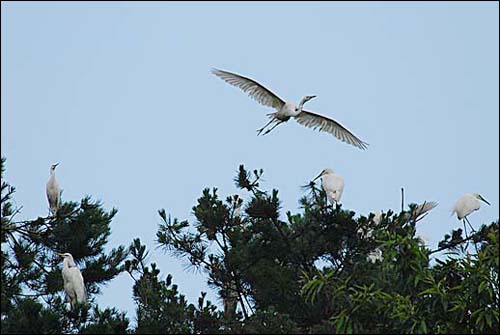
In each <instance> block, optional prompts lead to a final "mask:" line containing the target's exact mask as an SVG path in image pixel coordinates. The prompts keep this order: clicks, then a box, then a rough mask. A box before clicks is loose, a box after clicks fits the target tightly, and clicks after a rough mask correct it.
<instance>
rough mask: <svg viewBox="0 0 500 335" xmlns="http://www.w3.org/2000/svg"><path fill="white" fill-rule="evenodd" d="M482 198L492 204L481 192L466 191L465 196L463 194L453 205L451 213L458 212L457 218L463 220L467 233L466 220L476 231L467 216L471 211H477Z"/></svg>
mask: <svg viewBox="0 0 500 335" xmlns="http://www.w3.org/2000/svg"><path fill="white" fill-rule="evenodd" d="M480 200H481V201H484V202H485V203H486V204H488V205H490V203H489V202H488V201H486V199H484V198H483V197H482V196H481V195H480V194H479V193H466V194H464V195H463V196H461V197H460V199H458V200H457V202H456V203H455V206H454V207H453V211H452V212H451V215H453V214H454V213H456V214H457V219H459V220H462V222H463V224H464V231H465V234H466V235H467V229H466V228H465V221H467V223H468V224H469V226H470V227H471V229H472V231H475V230H474V228H473V227H472V225H471V224H470V222H469V219H467V216H468V215H469V214H470V213H472V212H474V211H477V210H478V209H479V208H480V207H481V201H480Z"/></svg>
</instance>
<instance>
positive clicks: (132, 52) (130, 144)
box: [1, 2, 499, 318]
mask: <svg viewBox="0 0 500 335" xmlns="http://www.w3.org/2000/svg"><path fill="white" fill-rule="evenodd" d="M1 6H2V13H1V19H2V23H1V28H2V41H1V47H2V52H1V56H2V57H1V66H2V72H1V84H2V92H1V108H2V114H1V121H2V123H1V130H2V134H1V142H2V150H1V153H2V156H6V157H7V172H6V174H5V178H6V180H8V181H9V182H11V183H12V184H13V185H15V186H16V187H17V194H16V196H15V199H16V202H17V203H18V204H19V205H22V206H23V212H22V214H21V215H20V216H19V219H28V218H35V217H37V216H39V215H41V216H43V215H46V214H47V200H46V196H45V183H46V181H47V180H48V177H49V167H50V165H51V164H52V163H55V162H60V166H59V167H58V170H57V177H58V180H59V182H60V184H61V186H62V188H63V189H64V193H63V200H66V201H69V200H72V201H79V200H80V199H81V198H82V197H83V196H84V195H86V194H90V195H91V196H92V197H93V198H94V199H100V200H102V201H103V202H104V206H105V208H108V209H111V208H112V207H116V208H118V210H119V212H118V214H117V216H116V218H115V220H114V221H113V224H112V235H111V238H110V242H109V245H108V246H109V247H110V248H111V247H114V246H117V245H119V244H123V245H127V246H128V245H129V243H130V242H131V241H132V239H133V238H135V237H140V238H141V240H142V241H143V242H144V243H145V244H147V246H148V247H149V248H150V249H151V251H152V255H151V261H156V262H157V263H158V264H159V266H160V268H161V270H162V273H163V274H164V276H166V274H167V273H171V274H172V275H173V277H174V282H175V283H178V284H179V288H180V291H181V292H182V293H184V294H186V296H187V297H188V299H189V300H190V301H191V302H195V301H196V300H195V299H196V298H197V297H198V296H199V293H200V291H201V290H204V291H207V290H208V291H209V297H210V298H211V300H212V301H214V300H215V294H214V293H213V292H212V291H210V289H208V288H207V286H206V284H205V277H204V276H202V275H199V274H193V273H190V272H185V271H184V265H185V262H183V261H180V260H178V259H176V258H173V257H171V256H169V255H168V254H165V253H164V252H163V251H162V250H160V249H155V246H156V243H155V234H156V230H157V225H158V223H159V217H158V214H157V210H158V209H160V208H165V209H166V210H167V212H168V213H169V214H171V215H172V216H174V217H178V218H180V219H186V218H187V219H189V220H190V221H191V222H193V216H192V214H191V208H192V206H193V205H195V203H196V199H197V198H198V197H199V196H200V194H201V191H202V189H203V188H205V187H213V186H216V187H218V188H219V192H220V195H221V196H222V197H223V198H225V197H226V196H227V195H230V194H234V193H235V192H237V190H236V187H235V186H234V183H233V177H234V176H235V173H236V170H237V168H238V166H239V164H245V166H246V167H247V168H250V169H254V168H263V169H264V171H265V174H264V177H265V181H264V182H263V185H262V186H263V188H265V189H271V188H277V189H278V190H279V191H280V197H281V199H282V201H283V213H284V212H285V211H286V210H290V211H292V212H297V211H300V209H299V205H298V199H299V198H300V197H301V196H302V195H303V193H302V190H301V189H300V185H304V184H305V183H307V182H308V181H309V180H311V179H312V178H313V177H314V176H316V175H317V174H318V173H319V172H320V171H321V170H322V169H323V168H326V167H329V168H332V169H334V170H335V171H336V172H337V173H339V174H340V175H342V176H343V177H344V179H345V190H344V195H343V199H342V200H343V205H344V208H348V209H352V210H354V211H356V213H358V214H365V215H366V214H368V213H369V212H370V211H374V210H377V209H388V208H393V209H399V208H400V188H401V187H404V188H405V194H406V196H405V198H406V200H407V202H422V201H424V200H428V201H429V200H434V201H438V202H439V206H438V207H437V208H436V209H435V210H433V212H432V213H431V214H430V215H429V216H428V217H427V218H426V219H425V220H424V221H421V223H420V225H419V227H418V228H419V231H420V232H421V233H423V234H424V235H426V236H428V237H429V238H430V241H429V244H430V246H432V247H434V246H436V244H437V242H438V241H439V240H440V239H441V238H442V236H443V235H444V234H445V233H447V232H449V231H450V230H451V229H453V228H456V227H459V226H460V224H459V222H458V221H457V220H456V218H453V217H450V210H451V207H452V206H453V204H454V202H455V201H456V200H457V199H458V198H459V197H460V196H461V195H462V194H464V193H466V192H479V193H481V194H482V195H483V196H484V197H485V198H486V199H488V200H489V201H490V202H491V204H492V206H491V207H489V206H483V207H482V208H481V210H480V211H479V212H476V213H474V214H473V215H471V217H470V220H471V222H472V223H473V224H474V225H476V226H479V224H481V223H490V222H491V221H493V220H496V218H498V212H499V206H498V204H499V191H498V184H499V180H498V179H499V178H498V175H499V154H498V152H499V145H498V143H499V141H498V140H499V120H498V115H499V95H498V91H499V87H498V86H499V77H498V74H499V67H498V64H499V44H498V40H499V36H498V27H499V21H498V9H499V8H498V7H499V6H498V3H496V2H489V3H478V2H473V3H472V2H469V3H464V2H461V3H450V2H446V3H404V4H403V3H312V2H307V3H279V4H278V3H232V4H231V3H210V4H209V3H203V4H201V3H144V2H141V3H55V2H54V3H10V2H2V5H1ZM212 67H218V68H221V69H226V70H229V71H232V72H236V73H240V74H242V75H245V76H249V77H251V78H254V79H256V80H258V81H259V82H261V83H262V84H264V85H265V86H267V87H268V88H270V89H272V90H273V91H274V92H275V93H277V94H278V95H280V96H281V97H282V98H284V99H290V100H292V101H295V102H298V101H299V100H300V99H301V98H302V96H304V95H309V94H315V95H317V96H318V98H316V99H314V100H312V101H311V102H309V103H308V105H307V108H308V109H310V110H312V111H315V112H317V113H320V114H324V115H328V116H331V117H333V118H335V119H336V120H337V121H339V122H341V123H342V124H343V125H345V126H346V127H347V128H348V129H350V130H352V131H353V132H354V133H355V134H356V135H358V136H359V137H360V138H361V139H362V140H364V141H366V142H368V143H369V144H370V146H369V148H368V150H366V151H361V150H359V149H357V148H355V147H353V146H350V145H347V144H345V143H342V142H340V141H338V140H336V139H335V138H334V137H333V136H331V135H328V134H321V133H318V132H315V131H312V130H310V129H307V128H304V127H302V126H300V125H298V124H297V123H295V122H294V121H293V120H291V121H290V122H288V123H287V124H285V125H281V126H279V127H278V128H276V129H275V130H274V131H273V132H272V133H271V134H269V135H266V136H264V137H257V136H256V133H255V130H256V129H257V128H259V127H261V126H262V125H264V124H265V123H266V122H267V118H266V116H265V114H266V113H269V112H271V111H272V110H270V109H268V108H266V107H263V106H261V105H259V104H258V103H256V102H255V101H253V100H251V99H250V98H248V97H247V96H246V95H245V94H244V93H243V92H241V91H240V90H238V89H237V88H234V87H232V86H230V85H228V84H226V83H224V82H223V81H221V80H220V79H218V78H216V77H215V76H213V75H212V74H211V73H210V69H211V68H212ZM239 194H240V195H241V196H244V197H246V194H245V193H242V192H239ZM131 290H132V280H130V279H129V278H128V276H127V275H125V274H124V275H121V276H120V277H118V278H117V279H115V280H114V281H113V282H112V283H111V284H110V285H108V287H107V288H105V289H104V291H103V294H102V295H101V296H100V297H99V298H98V302H99V303H100V304H101V306H102V307H104V306H116V307H118V308H119V309H122V310H126V311H127V312H128V315H129V316H130V317H131V318H133V317H134V310H133V302H132V298H131V297H132V291H131Z"/></svg>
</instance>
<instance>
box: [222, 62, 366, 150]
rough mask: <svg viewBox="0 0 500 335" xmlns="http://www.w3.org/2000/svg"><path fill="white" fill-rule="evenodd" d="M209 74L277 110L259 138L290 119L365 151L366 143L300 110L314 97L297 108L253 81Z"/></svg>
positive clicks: (305, 99) (232, 74)
mask: <svg viewBox="0 0 500 335" xmlns="http://www.w3.org/2000/svg"><path fill="white" fill-rule="evenodd" d="M212 72H213V73H214V74H215V75H216V76H218V77H219V78H221V79H222V80H224V81H226V82H227V83H229V84H231V85H234V86H236V87H239V88H241V89H242V90H243V91H244V92H246V93H248V95H249V96H250V97H252V98H253V99H255V100H257V102H259V103H261V104H262V105H264V106H268V107H272V108H274V109H276V110H277V112H276V113H270V114H268V116H269V117H270V118H271V121H269V122H268V123H267V124H266V125H265V126H264V127H262V128H260V129H258V130H257V133H258V134H259V135H260V134H261V133H262V131H264V129H265V128H266V127H267V126H269V125H270V124H271V123H273V122H274V123H276V124H275V125H274V126H273V127H272V128H270V129H268V130H266V131H265V132H264V135H265V134H267V133H269V132H270V131H271V130H273V129H274V128H276V127H277V126H279V125H280V124H282V123H283V122H286V121H288V120H289V119H290V118H291V117H294V118H295V120H297V122H298V123H300V124H301V125H303V126H306V127H309V128H313V129H316V128H319V130H320V131H325V132H327V133H330V134H332V135H334V136H335V137H337V138H338V139H339V140H341V141H343V142H346V143H349V144H352V145H354V146H356V147H358V148H360V149H363V150H364V149H366V148H367V145H368V143H365V142H363V141H361V140H360V139H359V138H357V137H356V136H354V134H352V133H351V132H350V131H349V130H347V129H346V128H344V127H343V126H342V125H341V124H340V123H338V122H337V121H335V120H332V119H330V118H328V117H326V116H322V115H318V114H315V113H312V112H308V111H306V110H303V109H302V107H303V106H304V104H305V103H306V102H307V101H309V100H311V99H313V98H315V97H316V96H315V95H307V96H305V97H304V98H302V100H301V101H300V103H299V105H298V106H295V104H293V103H291V102H287V101H284V100H282V99H281V98H280V97H278V96H277V95H276V94H274V93H273V92H271V91H270V90H268V89H267V88H265V87H264V86H262V85H261V84H259V83H258V82H256V81H255V80H253V79H250V78H247V77H243V76H240V75H238V74H235V73H231V72H227V71H222V70H218V69H212Z"/></svg>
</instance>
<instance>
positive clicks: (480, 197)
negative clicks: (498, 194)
mask: <svg viewBox="0 0 500 335" xmlns="http://www.w3.org/2000/svg"><path fill="white" fill-rule="evenodd" d="M479 199H481V200H482V201H484V202H485V203H487V204H488V206H491V204H490V203H489V202H488V201H487V200H486V199H485V198H483V197H482V196H481V195H479Z"/></svg>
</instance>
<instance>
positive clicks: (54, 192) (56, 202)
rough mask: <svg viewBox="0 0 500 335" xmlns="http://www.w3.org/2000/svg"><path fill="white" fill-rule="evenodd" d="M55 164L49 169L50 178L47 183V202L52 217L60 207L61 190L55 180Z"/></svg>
mask: <svg viewBox="0 0 500 335" xmlns="http://www.w3.org/2000/svg"><path fill="white" fill-rule="evenodd" d="M58 165H59V163H56V164H54V165H52V166H51V167H50V178H49V181H48V182H47V187H46V189H47V199H48V200H49V207H50V211H51V212H52V215H56V213H57V210H58V209H59V206H60V205H61V188H60V187H59V183H58V182H57V180H56V167H57V166H58Z"/></svg>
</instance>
